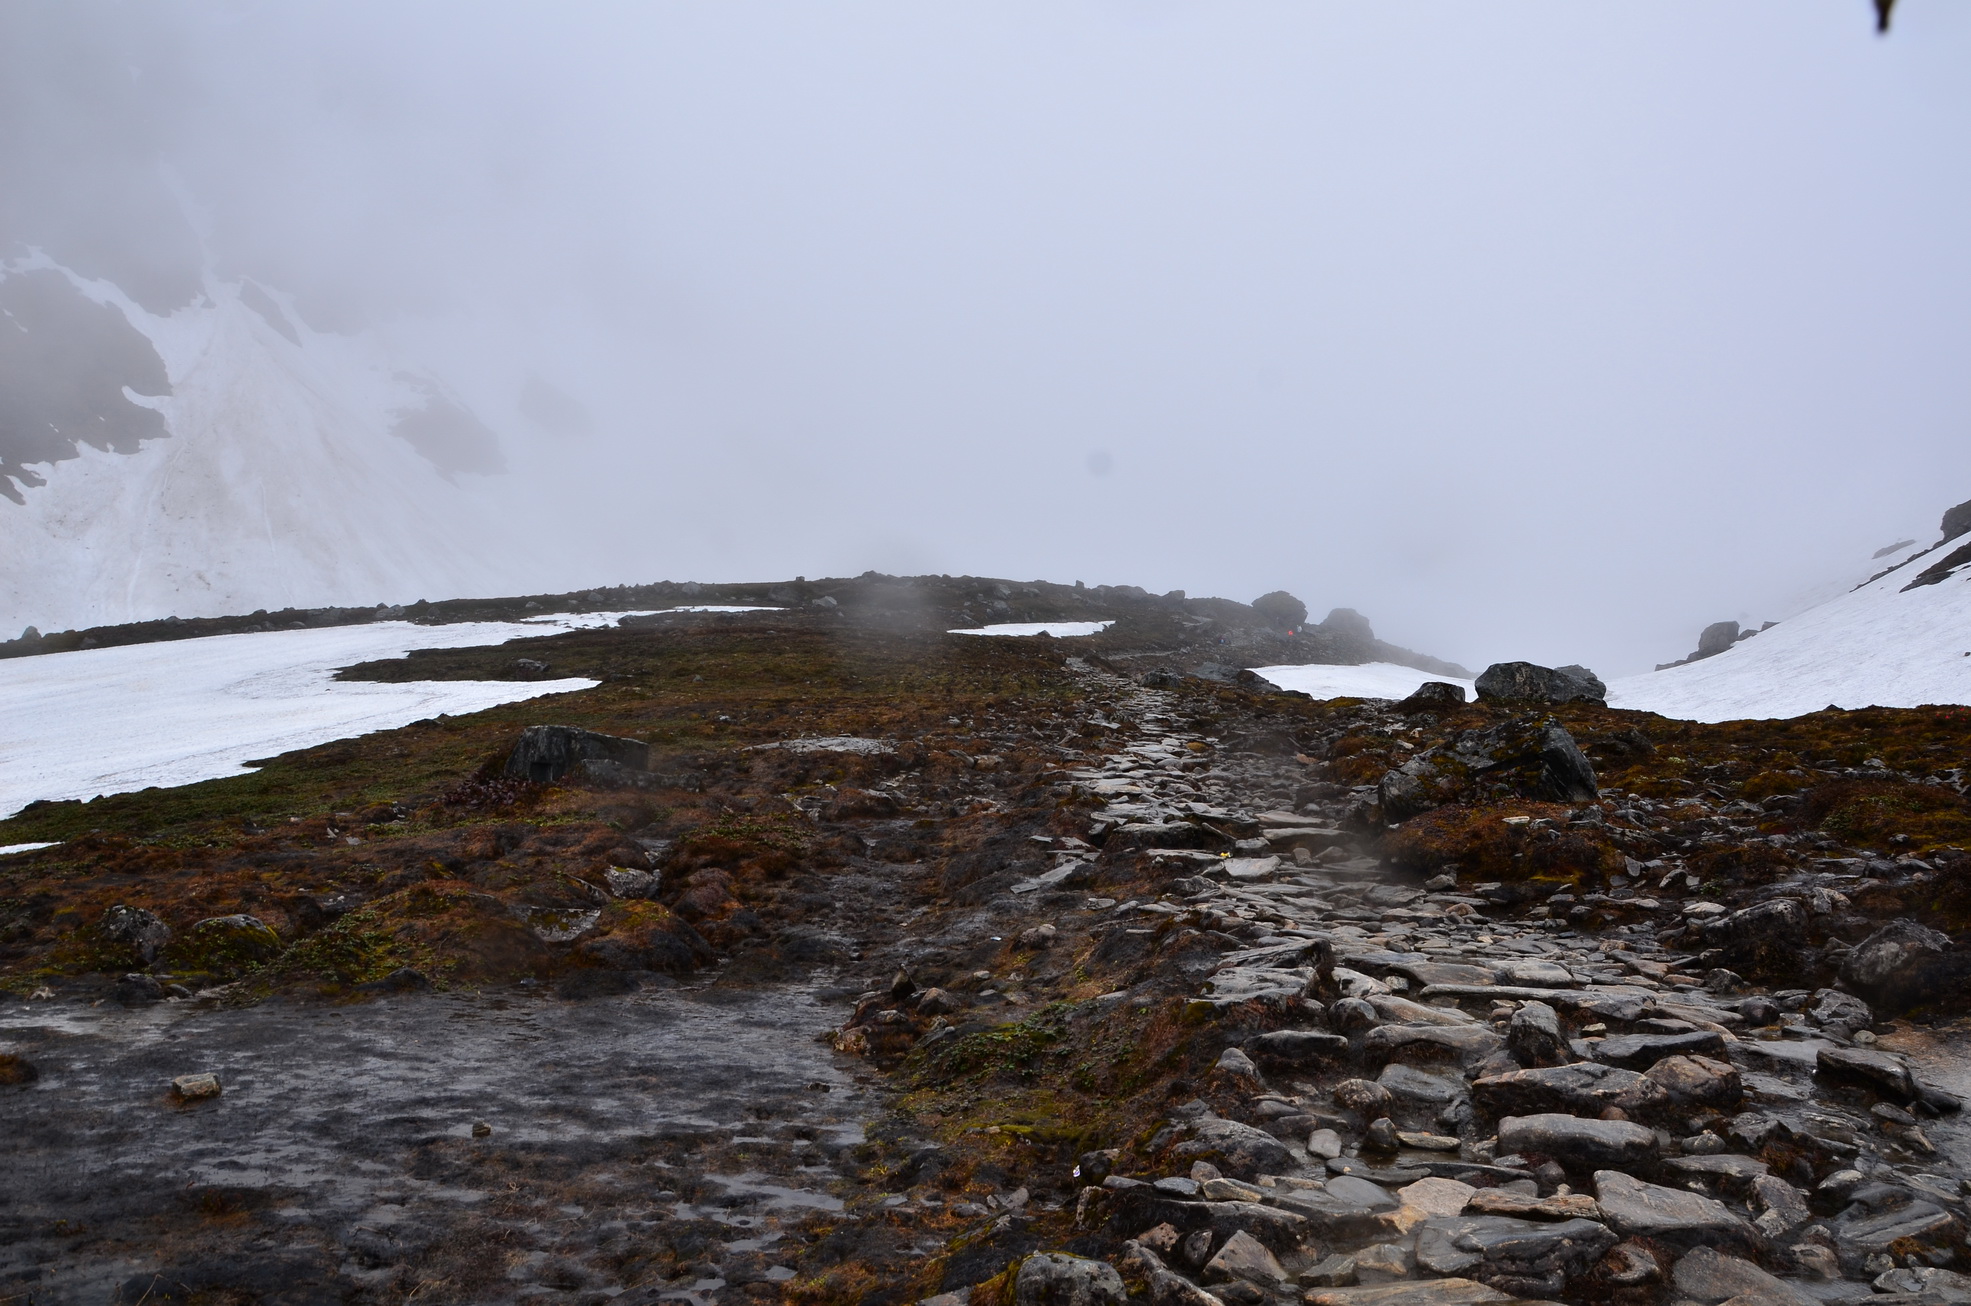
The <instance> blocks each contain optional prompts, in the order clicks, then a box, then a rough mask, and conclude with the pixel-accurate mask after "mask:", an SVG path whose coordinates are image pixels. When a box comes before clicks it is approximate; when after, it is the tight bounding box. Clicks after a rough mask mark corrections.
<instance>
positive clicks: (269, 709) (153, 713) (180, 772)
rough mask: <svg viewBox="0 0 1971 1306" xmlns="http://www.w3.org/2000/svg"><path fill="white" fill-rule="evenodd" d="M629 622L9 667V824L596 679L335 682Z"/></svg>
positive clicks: (168, 649) (119, 651)
mask: <svg viewBox="0 0 1971 1306" xmlns="http://www.w3.org/2000/svg"><path fill="white" fill-rule="evenodd" d="M621 615H622V614H620V613H584V614H578V615H571V616H568V617H558V618H550V619H537V620H534V621H529V622H525V623H521V622H466V623H460V624H458V625H450V626H419V625H413V624H411V623H409V622H400V621H390V622H376V623H373V624H370V625H364V626H332V627H329V628H327V629H322V630H273V631H265V632H260V633H255V634H244V635H215V636H212V637H210V638H206V639H186V640H176V641H171V642H167V643H156V644H130V645H124V646H121V647H117V648H100V649H85V650H82V651H79V652H74V653H51V654H46V655H43V656H40V657H25V658H10V659H7V660H5V661H0V720H5V721H6V722H7V723H8V726H7V730H6V732H5V733H4V735H0V817H5V816H11V815H13V814H15V813H16V812H18V811H19V810H20V809H21V808H22V807H25V806H26V805H27V804H28V803H30V802H33V801H35V800H36V799H44V798H45V799H53V800H60V799H70V798H75V799H84V800H86V799H90V798H95V797H98V796H100V795H103V794H116V793H129V792H131V791H133V790H137V789H144V788H148V787H150V786H152V785H164V786H169V785H183V784H192V783H195V782H197V781H200V780H213V779H218V778H220V777H223V776H232V775H244V774H246V773H247V771H248V769H249V768H248V767H246V766H245V763H246V761H247V760H248V759H249V758H261V757H272V756H274V755H275V754H278V753H285V752H288V751H290V750H292V749H297V748H312V747H314V746H315V745H317V744H325V743H328V742H330V741H332V740H336V739H347V738H350V737H352V736H355V735H361V734H367V733H369V732H370V731H374V730H390V729H395V728H396V727H398V726H403V725H408V724H410V723H411V722H413V721H417V720H420V719H423V718H425V717H433V716H438V715H440V714H441V713H456V714H463V713H467V712H479V711H483V710H485V709H487V708H490V707H498V706H500V705H501V704H504V703H517V702H521V701H523V700H526V699H530V698H538V697H541V696H543V695H546V694H565V693H569V692H571V691H574V690H579V689H589V688H592V687H594V685H595V684H596V683H597V682H595V681H593V680H586V679H578V678H572V677H571V678H569V679H564V680H539V681H485V680H445V681H417V682H413V683H409V684H401V685H388V684H376V683H369V682H362V681H337V680H335V679H333V677H334V674H335V672H336V671H337V670H338V669H339V668H342V667H346V666H350V665H352V664H354V663H357V662H366V661H370V660H373V659H378V658H392V657H401V656H402V655H404V654H405V653H408V652H410V651H411V650H412V649H420V648H459V647H465V646H471V645H479V644H500V643H504V642H505V641H507V640H510V639H520V638H525V637H527V636H534V635H541V634H543V633H546V632H547V631H549V630H557V629H558V630H574V629H584V628H590V627H593V626H598V625H609V624H613V623H614V621H615V619H616V618H617V617H619V616H621Z"/></svg>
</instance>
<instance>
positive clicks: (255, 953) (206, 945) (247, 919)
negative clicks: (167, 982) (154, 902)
mask: <svg viewBox="0 0 1971 1306" xmlns="http://www.w3.org/2000/svg"><path fill="white" fill-rule="evenodd" d="M280 950H281V937H280V935H278V934H276V933H274V931H273V930H272V929H271V928H270V927H269V926H268V925H267V923H266V922H265V921H263V920H261V919H260V918H259V917H258V916H248V915H245V914H240V915H236V916H209V917H207V918H206V919H204V920H202V921H200V922H198V923H197V924H196V925H194V926H192V927H191V928H190V929H189V930H186V931H185V933H184V935H183V936H182V937H180V938H179V939H178V940H176V941H175V942H174V943H172V945H171V946H170V947H169V948H168V949H166V950H165V954H164V958H165V960H166V962H168V963H169V964H170V966H171V967H172V969H174V970H181V971H191V972H195V973H198V974H207V975H217V976H221V977H230V976H234V975H239V974H242V973H244V972H245V971H247V970H250V969H252V968H253V967H255V966H258V965H259V964H260V963H262V962H264V961H267V960H269V959H271V958H272V957H273V956H274V955H275V954H276V953H278V952H279V951H280Z"/></svg>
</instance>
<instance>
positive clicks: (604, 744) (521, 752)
mask: <svg viewBox="0 0 1971 1306" xmlns="http://www.w3.org/2000/svg"><path fill="white" fill-rule="evenodd" d="M585 762H593V763H604V764H608V765H605V766H604V767H602V768H601V769H602V772H603V775H604V777H607V776H608V774H609V773H610V772H611V770H612V769H613V768H621V769H622V770H624V771H633V772H639V771H648V770H649V769H650V745H648V744H646V743H643V742H641V741H639V740H635V739H619V738H617V737H616V736H615V735H603V734H597V733H596V732H595V731H593V730H580V729H577V728H576V727H574V726H528V727H527V728H526V729H525V730H523V731H521V732H520V739H519V742H517V743H516V744H514V746H513V752H512V753H510V754H509V755H508V756H507V759H506V771H505V775H506V777H507V778H508V779H509V780H533V781H536V782H539V783H542V784H546V783H550V782H552V781H555V780H559V779H561V778H562V777H563V776H565V775H567V774H568V773H569V772H570V771H575V770H577V769H578V768H580V767H581V764H582V763H585Z"/></svg>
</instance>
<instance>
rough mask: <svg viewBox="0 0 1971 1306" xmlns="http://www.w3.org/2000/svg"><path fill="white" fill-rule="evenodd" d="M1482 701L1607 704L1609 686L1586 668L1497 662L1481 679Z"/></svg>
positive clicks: (1481, 673) (1480, 675)
mask: <svg viewBox="0 0 1971 1306" xmlns="http://www.w3.org/2000/svg"><path fill="white" fill-rule="evenodd" d="M1477 688H1478V697H1479V700H1480V701H1481V702H1483V701H1486V700H1493V701H1501V700H1503V701H1506V702H1514V701H1520V702H1532V703H1571V702H1574V701H1576V700H1581V701H1585V702H1590V703H1606V702H1607V701H1608V686H1607V685H1605V684H1603V683H1602V681H1601V678H1600V677H1599V676H1597V675H1595V673H1594V672H1592V671H1590V670H1588V669H1587V668H1586V667H1582V666H1568V667H1543V666H1538V665H1536V664H1534V663H1532V662H1494V663H1493V664H1492V665H1491V666H1489V667H1487V668H1485V670H1484V671H1482V672H1480V673H1479V675H1478V682H1477Z"/></svg>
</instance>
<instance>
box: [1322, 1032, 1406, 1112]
mask: <svg viewBox="0 0 1971 1306" xmlns="http://www.w3.org/2000/svg"><path fill="white" fill-rule="evenodd" d="M1362 1005H1364V1006H1367V1005H1368V1004H1367V1003H1363V1004H1362ZM1334 1103H1335V1105H1336V1106H1338V1107H1340V1108H1341V1109H1342V1110H1344V1111H1353V1112H1354V1113H1355V1114H1357V1115H1360V1116H1365V1117H1368V1118H1371V1119H1373V1118H1375V1117H1377V1116H1384V1115H1388V1114H1389V1109H1390V1108H1391V1107H1392V1106H1394V1105H1395V1104H1396V1098H1395V1097H1394V1095H1392V1094H1391V1093H1390V1091H1389V1090H1388V1089H1387V1088H1385V1087H1383V1086H1382V1085H1381V1084H1378V1083H1376V1082H1375V1081H1374V1080H1371V1079H1344V1080H1342V1081H1341V1082H1340V1083H1339V1084H1336V1085H1335V1086H1334Z"/></svg>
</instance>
